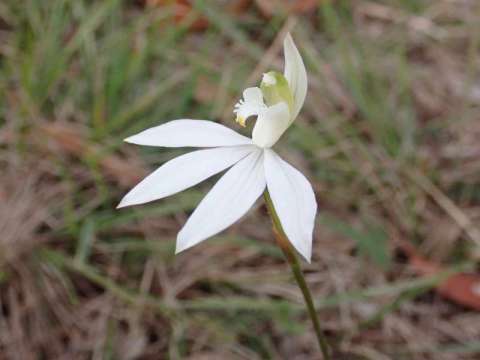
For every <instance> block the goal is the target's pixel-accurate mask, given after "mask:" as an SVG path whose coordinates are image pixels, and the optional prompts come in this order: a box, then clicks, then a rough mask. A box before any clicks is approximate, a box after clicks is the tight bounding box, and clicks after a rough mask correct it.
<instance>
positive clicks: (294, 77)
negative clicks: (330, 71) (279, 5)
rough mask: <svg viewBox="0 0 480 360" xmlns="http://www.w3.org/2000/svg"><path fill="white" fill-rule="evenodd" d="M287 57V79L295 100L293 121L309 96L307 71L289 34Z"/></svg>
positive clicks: (286, 49) (285, 42)
mask: <svg viewBox="0 0 480 360" xmlns="http://www.w3.org/2000/svg"><path fill="white" fill-rule="evenodd" d="M283 51H284V55H285V73H284V75H285V78H286V79H287V81H288V84H289V85H290V90H291V91H292V94H293V99H294V111H293V114H292V121H293V120H295V118H296V117H297V115H298V113H299V112H300V109H301V108H302V106H303V103H304V101H305V97H306V96H307V86H308V84H307V71H306V70H305V65H304V64H303V60H302V57H301V56H300V53H299V52H298V49H297V47H296V46H295V43H294V42H293V39H292V36H291V35H290V33H289V34H287V36H286V37H285V40H284V42H283Z"/></svg>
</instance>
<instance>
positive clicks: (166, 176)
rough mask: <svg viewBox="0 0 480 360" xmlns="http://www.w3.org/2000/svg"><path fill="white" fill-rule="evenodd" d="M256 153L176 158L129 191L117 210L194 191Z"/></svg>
mask: <svg viewBox="0 0 480 360" xmlns="http://www.w3.org/2000/svg"><path fill="white" fill-rule="evenodd" d="M255 149H256V147H255V146H253V145H242V146H233V147H222V148H214V149H205V150H198V151H193V152H191V153H188V154H185V155H182V156H179V157H177V158H174V159H172V160H170V161H168V162H166V163H165V164H163V165H162V166H161V167H159V168H158V169H157V170H155V171H154V172H153V173H151V174H150V175H149V176H147V177H146V178H145V179H143V180H142V181H141V182H140V183H139V184H138V185H137V186H135V187H134V188H133V189H132V190H130V192H129V193H128V194H127V195H125V196H124V198H123V199H122V201H121V202H120V204H119V205H118V208H121V207H125V206H131V205H139V204H144V203H147V202H150V201H154V200H158V199H161V198H164V197H167V196H170V195H173V194H175V193H178V192H180V191H182V190H185V189H187V188H189V187H192V186H194V185H196V184H198V183H200V182H201V181H203V180H205V179H207V178H209V177H210V176H213V175H215V174H217V173H219V172H221V171H223V170H225V169H226V168H228V167H230V166H232V165H233V164H235V163H236V162H238V161H239V160H241V159H242V158H244V157H245V156H247V155H248V154H250V153H251V152H252V151H255Z"/></svg>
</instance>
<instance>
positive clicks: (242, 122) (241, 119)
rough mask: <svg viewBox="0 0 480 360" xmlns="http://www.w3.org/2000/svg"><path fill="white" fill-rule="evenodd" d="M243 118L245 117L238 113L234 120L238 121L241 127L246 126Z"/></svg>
mask: <svg viewBox="0 0 480 360" xmlns="http://www.w3.org/2000/svg"><path fill="white" fill-rule="evenodd" d="M245 120H246V119H245V118H244V117H243V116H240V115H237V118H236V119H235V121H236V122H237V123H239V124H240V126H242V127H245V126H246V123H245Z"/></svg>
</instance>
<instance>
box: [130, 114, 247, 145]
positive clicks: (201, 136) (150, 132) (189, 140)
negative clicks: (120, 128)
mask: <svg viewBox="0 0 480 360" xmlns="http://www.w3.org/2000/svg"><path fill="white" fill-rule="evenodd" d="M125 141H126V142H128V143H132V144H137V145H148V146H164V147H217V146H236V145H248V144H251V143H252V141H251V140H250V139H249V138H247V137H245V136H243V135H240V134H238V133H236V132H235V131H233V130H232V129H230V128H227V127H226V126H223V125H220V124H218V123H215V122H213V121H207V120H190V119H182V120H173V121H169V122H167V123H165V124H163V125H159V126H155V127H152V128H150V129H147V130H144V131H142V132H140V133H139V134H136V135H133V136H130V137H129V138H127V139H125Z"/></svg>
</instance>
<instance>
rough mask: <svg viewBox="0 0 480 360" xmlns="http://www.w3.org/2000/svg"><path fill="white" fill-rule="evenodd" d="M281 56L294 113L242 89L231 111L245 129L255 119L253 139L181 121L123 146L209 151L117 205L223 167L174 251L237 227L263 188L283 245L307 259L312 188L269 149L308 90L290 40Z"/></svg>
mask: <svg viewBox="0 0 480 360" xmlns="http://www.w3.org/2000/svg"><path fill="white" fill-rule="evenodd" d="M284 52H285V73H284V76H285V78H286V79H287V81H288V85H289V87H290V90H291V93H292V94H293V98H294V105H293V109H289V106H288V105H287V104H286V103H285V102H279V103H276V104H274V105H272V106H267V105H266V104H265V102H264V99H263V95H262V91H261V89H260V88H258V87H252V88H248V89H246V90H245V91H244V92H243V99H242V100H240V101H239V102H238V103H237V105H235V109H234V112H235V114H237V121H238V122H240V123H241V124H243V125H245V121H246V120H247V119H248V118H249V117H251V116H257V120H256V123H255V126H254V128H253V132H252V139H250V138H247V137H245V136H243V135H240V134H238V133H236V132H235V131H233V130H231V129H229V128H227V127H225V126H223V125H220V124H217V123H215V122H212V121H206V120H191V119H181V120H174V121H170V122H167V123H165V124H163V125H160V126H156V127H153V128H150V129H147V130H145V131H143V132H141V133H139V134H137V135H134V136H131V137H129V138H127V139H126V140H125V141H127V142H130V143H133V144H138V145H147V146H161V147H200V148H207V149H202V150H197V151H193V152H190V153H187V154H185V155H182V156H179V157H177V158H174V159H172V160H170V161H168V162H166V163H165V164H163V165H162V166H161V167H160V168H158V169H157V170H155V171H154V172H153V173H151V174H150V175H149V176H147V177H146V178H145V179H143V180H142V181H141V182H140V183H139V184H138V185H137V186H135V187H134V188H133V189H132V190H131V191H130V192H129V193H128V194H126V195H125V197H124V198H123V199H122V201H121V202H120V204H119V205H118V207H126V206H132V205H139V204H144V203H147V202H151V201H154V200H159V199H162V198H165V197H167V196H170V195H173V194H176V193H178V192H180V191H183V190H185V189H187V188H190V187H192V186H194V185H196V184H198V183H200V182H202V181H204V180H206V179H208V178H210V177H211V176H213V175H215V174H217V173H219V172H222V171H225V170H227V169H228V170H227V171H226V173H225V174H224V175H223V176H222V177H221V178H220V180H219V181H218V182H217V183H216V184H215V185H214V186H213V188H212V189H211V190H210V192H208V194H207V195H206V196H205V198H204V199H203V200H202V201H201V202H200V204H199V205H198V206H197V208H196V209H195V211H194V212H193V213H192V215H191V216H190V218H189V219H188V221H187V222H186V224H185V225H184V226H183V228H182V229H181V230H180V232H179V233H178V236H177V247H176V252H177V253H178V252H181V251H183V250H186V249H188V248H190V247H192V246H194V245H196V244H198V243H200V242H201V241H203V240H205V239H207V238H209V237H211V236H213V235H215V234H218V233H219V232H221V231H223V230H224V229H226V228H227V227H228V226H230V225H231V224H233V223H234V222H236V221H238V220H239V219H240V218H241V217H242V216H244V215H245V214H246V213H247V212H248V210H249V209H250V208H251V207H252V205H253V204H254V203H255V201H256V200H257V199H258V197H259V196H260V195H261V194H262V193H263V192H264V191H265V189H266V188H268V191H269V193H270V196H271V198H272V202H273V204H274V207H275V210H276V211H277V213H278V216H279V218H280V221H281V223H282V226H283V228H284V230H285V233H286V235H287V237H288V239H289V240H290V241H291V243H292V245H293V246H294V247H295V249H296V250H297V251H298V252H299V253H300V254H301V255H302V256H303V257H304V258H305V259H306V260H307V261H310V257H311V248H312V236H313V235H312V234H313V228H314V221H315V214H316V212H317V204H316V201H315V196H314V193H313V189H312V186H311V185H310V183H309V182H308V180H307V179H306V178H305V177H304V176H303V175H302V174H301V173H300V172H299V171H298V170H297V169H295V168H294V167H292V166H291V165H289V164H288V163H286V162H285V161H284V160H282V159H281V158H280V157H279V156H278V155H277V154H276V153H275V152H274V151H273V150H271V149H270V147H271V146H273V145H274V144H275V143H276V141H277V140H278V139H279V138H280V136H281V135H282V134H283V132H284V131H285V130H286V129H287V128H288V127H289V126H290V124H291V123H292V122H293V121H294V120H295V117H296V116H297V115H298V112H299V111H300V108H301V107H302V105H303V102H304V100H305V95H306V91H307V78H306V71H305V67H304V65H303V61H302V58H301V57H300V53H299V52H298V50H297V48H296V47H295V44H294V43H293V40H292V38H291V36H290V34H289V35H287V37H286V39H285V42H284ZM267 75H268V74H267ZM264 80H265V81H266V82H267V83H268V84H270V85H275V84H274V83H273V82H272V81H273V80H275V78H273V80H272V79H271V78H269V77H268V76H267V78H266V79H265V76H264Z"/></svg>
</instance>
